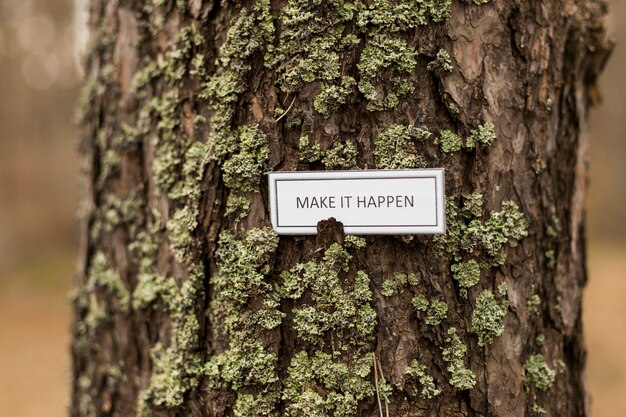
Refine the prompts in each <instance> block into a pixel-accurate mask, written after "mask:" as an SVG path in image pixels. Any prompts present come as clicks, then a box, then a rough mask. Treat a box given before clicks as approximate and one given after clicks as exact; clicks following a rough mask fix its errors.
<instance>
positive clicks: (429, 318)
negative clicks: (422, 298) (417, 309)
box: [424, 300, 448, 326]
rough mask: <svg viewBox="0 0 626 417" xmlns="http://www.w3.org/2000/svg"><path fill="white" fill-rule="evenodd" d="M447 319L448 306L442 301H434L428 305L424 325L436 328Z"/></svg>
mask: <svg viewBox="0 0 626 417" xmlns="http://www.w3.org/2000/svg"><path fill="white" fill-rule="evenodd" d="M447 317H448V305H447V304H446V303H445V302H443V301H438V300H435V301H433V302H432V303H430V307H428V312H427V314H426V320H424V321H425V322H426V324H429V325H431V326H436V325H438V324H439V323H441V321H442V320H445V319H446V318H447Z"/></svg>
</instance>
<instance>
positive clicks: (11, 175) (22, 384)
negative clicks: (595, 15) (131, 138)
mask: <svg viewBox="0 0 626 417" xmlns="http://www.w3.org/2000/svg"><path fill="white" fill-rule="evenodd" d="M609 3H610V6H611V14H610V16H609V18H608V25H609V28H610V29H609V30H610V35H611V37H612V38H613V39H614V40H615V41H616V42H617V44H616V47H615V50H614V53H613V57H612V59H611V60H610V62H609V64H608V67H607V69H606V71H605V72H604V75H603V76H602V78H601V81H600V93H601V95H602V98H603V100H602V103H601V104H600V105H599V106H597V107H596V108H595V109H594V110H593V111H592V114H591V121H590V126H591V131H590V136H591V138H590V139H591V141H590V143H591V189H590V193H589V196H588V242H589V276H590V280H589V284H588V287H587V290H586V294H585V300H584V323H585V338H586V341H587V347H588V351H589V355H588V367H587V381H588V386H589V389H590V391H591V394H592V407H593V410H592V416H595V417H624V416H626V395H624V394H626V355H625V354H624V351H626V303H625V302H624V301H623V299H624V294H626V239H625V238H624V236H625V235H626V209H624V207H625V206H626V192H625V191H626V187H625V186H624V183H625V182H626V138H625V137H624V135H623V132H624V129H625V127H626V82H625V81H626V77H625V76H626V74H625V70H626V4H625V2H622V1H619V0H609ZM85 20H86V17H85V1H84V0H76V1H72V0H0V417H31V416H47V417H57V416H65V415H66V409H67V404H68V401H69V386H68V381H69V375H70V374H69V367H70V363H69V354H68V346H69V326H70V320H71V315H70V308H69V304H68V301H67V294H68V292H69V290H70V288H71V286H72V282H73V279H74V262H75V260H74V258H75V253H76V247H77V225H76V211H77V207H78V203H77V201H78V195H77V188H78V186H77V176H78V171H79V167H78V158H77V154H76V137H77V131H76V127H75V126H74V125H73V120H74V117H73V115H74V102H75V101H76V97H77V95H78V93H79V88H80V80H81V76H82V74H81V70H80V65H79V60H78V59H77V56H78V55H79V54H78V53H77V52H78V51H80V49H81V47H82V45H81V40H83V41H84V39H85V38H86V33H85Z"/></svg>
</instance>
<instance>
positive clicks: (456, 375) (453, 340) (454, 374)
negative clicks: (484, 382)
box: [441, 327, 476, 390]
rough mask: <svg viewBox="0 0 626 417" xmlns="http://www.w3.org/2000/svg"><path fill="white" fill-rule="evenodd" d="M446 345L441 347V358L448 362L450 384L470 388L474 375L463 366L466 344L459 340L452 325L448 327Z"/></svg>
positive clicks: (462, 388) (473, 383) (473, 382)
mask: <svg viewBox="0 0 626 417" xmlns="http://www.w3.org/2000/svg"><path fill="white" fill-rule="evenodd" d="M446 343H447V344H448V346H447V347H445V348H442V351H441V352H442V355H443V360H444V361H445V362H446V363H447V364H448V367H447V368H446V369H447V370H448V372H450V374H451V375H450V385H452V386H453V387H455V388H458V389H460V390H467V389H472V388H473V387H474V385H475V384H476V375H475V374H474V373H473V372H472V371H471V370H470V369H468V368H466V367H465V353H466V352H467V346H465V344H464V343H463V342H462V341H461V339H460V338H459V336H458V334H457V330H456V329H455V328H454V327H451V328H450V329H448V336H447V337H446Z"/></svg>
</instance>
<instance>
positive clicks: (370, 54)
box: [357, 33, 417, 111]
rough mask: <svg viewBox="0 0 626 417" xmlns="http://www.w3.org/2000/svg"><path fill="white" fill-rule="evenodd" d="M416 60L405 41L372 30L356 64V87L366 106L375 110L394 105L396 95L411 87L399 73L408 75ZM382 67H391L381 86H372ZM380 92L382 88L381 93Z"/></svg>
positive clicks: (396, 102)
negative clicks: (387, 77)
mask: <svg viewBox="0 0 626 417" xmlns="http://www.w3.org/2000/svg"><path fill="white" fill-rule="evenodd" d="M416 64H417V62H416V60H415V51H414V50H413V49H412V48H410V47H409V45H408V44H407V42H406V41H405V40H404V39H402V38H400V37H396V36H392V35H389V34H386V33H376V34H375V35H373V36H371V37H369V38H368V40H367V43H366V44H365V48H364V49H363V52H361V56H360V59H359V63H358V64H357V68H358V70H359V75H360V78H359V84H358V88H359V91H360V92H361V93H363V95H364V96H365V98H366V99H367V100H368V101H369V104H368V106H367V109H368V110H370V111H379V110H386V109H392V108H395V107H396V106H397V105H398V103H399V98H400V97H401V96H404V95H406V94H408V93H410V92H412V91H413V90H414V87H413V86H412V85H411V84H409V83H408V81H407V80H406V79H404V78H402V77H401V74H411V73H412V72H413V71H414V70H415V66H416ZM385 70H391V72H392V75H391V76H390V77H389V81H388V85H387V86H386V88H385V89H383V88H381V87H378V88H377V87H376V85H375V80H376V78H377V77H379V76H380V75H381V73H382V72H383V71H385ZM382 91H386V94H383V93H382Z"/></svg>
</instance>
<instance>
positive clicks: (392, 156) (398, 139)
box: [374, 125, 432, 169]
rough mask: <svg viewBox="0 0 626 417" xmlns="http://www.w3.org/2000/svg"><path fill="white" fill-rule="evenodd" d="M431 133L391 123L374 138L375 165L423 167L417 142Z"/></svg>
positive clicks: (399, 167)
mask: <svg viewBox="0 0 626 417" xmlns="http://www.w3.org/2000/svg"><path fill="white" fill-rule="evenodd" d="M431 135H432V134H431V133H430V132H429V131H427V130H426V129H424V128H419V127H415V126H411V125H409V126H405V125H391V126H389V127H388V128H387V129H385V130H384V131H383V132H382V133H380V134H379V135H378V136H377V137H376V139H375V140H374V157H375V158H376V166H377V167H378V168H382V169H405V168H424V167H425V166H426V161H425V160H424V158H423V157H422V156H421V155H420V154H419V152H418V150H417V149H418V142H420V141H423V140H424V139H428V138H429V137H430V136H431Z"/></svg>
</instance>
